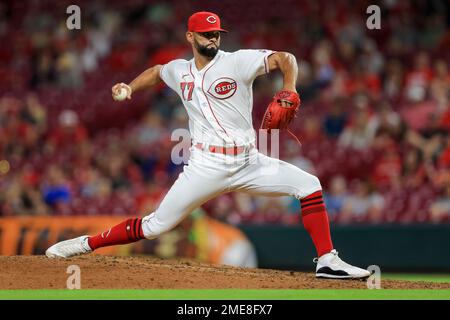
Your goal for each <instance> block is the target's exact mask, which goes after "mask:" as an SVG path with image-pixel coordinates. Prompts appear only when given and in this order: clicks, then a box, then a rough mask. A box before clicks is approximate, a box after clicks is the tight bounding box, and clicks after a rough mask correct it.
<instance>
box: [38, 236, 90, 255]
mask: <svg viewBox="0 0 450 320" xmlns="http://www.w3.org/2000/svg"><path fill="white" fill-rule="evenodd" d="M88 238H89V236H81V237H78V238H74V239H70V240H66V241H61V242H58V243H56V244H54V245H52V246H51V247H50V248H48V249H47V251H45V255H46V256H47V257H48V258H70V257H73V256H77V255H80V254H85V253H90V252H92V249H91V248H90V247H89V244H88Z"/></svg>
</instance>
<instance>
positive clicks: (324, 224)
mask: <svg viewBox="0 0 450 320" xmlns="http://www.w3.org/2000/svg"><path fill="white" fill-rule="evenodd" d="M300 204H301V208H302V221H303V226H304V227H305V229H306V231H308V233H309V235H310V236H311V238H312V241H313V242H314V246H315V247H316V251H317V256H318V257H320V256H322V255H324V254H326V253H329V252H330V251H331V250H333V243H332V242H331V235H330V225H329V222H328V215H327V210H326V209H325V204H324V203H323V198H322V191H316V192H314V193H312V194H310V195H309V196H307V197H305V198H303V199H301V200H300Z"/></svg>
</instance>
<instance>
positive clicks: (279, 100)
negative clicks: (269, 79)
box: [261, 90, 301, 133]
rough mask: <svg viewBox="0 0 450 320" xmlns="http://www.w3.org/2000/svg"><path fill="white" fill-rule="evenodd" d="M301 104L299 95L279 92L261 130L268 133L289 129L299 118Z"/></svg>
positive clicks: (271, 104) (270, 106)
mask: <svg viewBox="0 0 450 320" xmlns="http://www.w3.org/2000/svg"><path fill="white" fill-rule="evenodd" d="M283 102H284V103H283ZM300 104H301V101H300V97H299V95H298V93H296V92H292V91H288V90H282V91H279V92H278V93H277V94H275V96H274V97H273V100H272V102H271V103H270V104H269V106H268V107H267V110H266V113H265V114H264V118H263V121H262V124H261V129H267V132H268V133H270V130H271V129H287V127H288V126H289V124H290V123H291V122H292V120H293V119H294V118H295V117H296V116H297V111H298V109H299V108H300ZM283 105H284V106H283Z"/></svg>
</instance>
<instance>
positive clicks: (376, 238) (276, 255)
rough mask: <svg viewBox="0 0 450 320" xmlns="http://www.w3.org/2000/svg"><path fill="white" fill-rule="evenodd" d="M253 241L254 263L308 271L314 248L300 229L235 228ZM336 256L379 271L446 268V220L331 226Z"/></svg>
mask: <svg viewBox="0 0 450 320" xmlns="http://www.w3.org/2000/svg"><path fill="white" fill-rule="evenodd" d="M240 228H241V230H243V231H244V233H246V235H247V237H248V238H249V239H250V241H252V243H253V244H254V246H255V248H256V251H257V254H258V262H259V266H260V267H262V268H282V269H295V270H311V268H312V266H314V264H313V262H312V259H313V258H314V257H315V256H316V252H315V249H314V247H313V244H312V241H311V239H310V237H309V235H308V233H307V232H306V231H305V230H304V228H303V227H301V226H298V227H286V226H274V225H258V226H255V225H253V226H251V225H248V226H240ZM331 233H332V238H333V243H334V246H335V248H336V249H337V250H338V251H339V253H340V256H341V257H342V258H343V259H344V260H345V261H348V262H350V263H352V264H356V265H358V266H361V267H368V266H369V265H378V266H380V268H381V270H382V271H406V272H407V271H411V272H417V271H439V272H450V224H443V225H431V224H421V225H392V224H391V225H380V226H361V225H355V226H335V227H332V230H331Z"/></svg>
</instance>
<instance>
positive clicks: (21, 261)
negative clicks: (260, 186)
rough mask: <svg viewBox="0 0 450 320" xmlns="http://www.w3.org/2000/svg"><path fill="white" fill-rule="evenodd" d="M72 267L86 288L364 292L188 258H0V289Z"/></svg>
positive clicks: (57, 276)
mask: <svg viewBox="0 0 450 320" xmlns="http://www.w3.org/2000/svg"><path fill="white" fill-rule="evenodd" d="M71 265H77V266H79V268H80V270H81V288H82V289H163V288H164V289H227V288H239V289H366V288H367V286H366V282H365V281H360V280H345V281H341V280H322V279H316V278H315V277H314V273H304V272H292V271H279V270H268V269H244V268H234V267H228V266H219V265H210V264H204V263H199V262H196V261H192V260H187V259H179V260H166V259H158V258H153V257H111V256H99V255H89V256H82V257H77V258H72V259H48V258H46V257H45V256H13V257H6V256H2V257H0V270H1V272H0V289H65V288H67V285H66V283H67V279H68V277H69V276H70V274H68V273H67V269H68V267H69V266H71ZM381 285H382V287H383V288H384V289H450V284H448V283H447V284H446V283H429V282H412V281H393V280H383V281H382V283H381Z"/></svg>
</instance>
